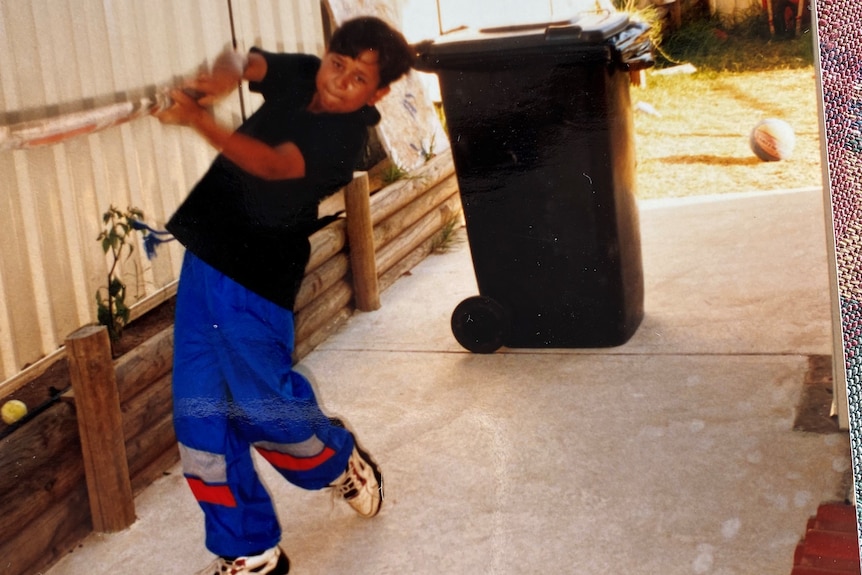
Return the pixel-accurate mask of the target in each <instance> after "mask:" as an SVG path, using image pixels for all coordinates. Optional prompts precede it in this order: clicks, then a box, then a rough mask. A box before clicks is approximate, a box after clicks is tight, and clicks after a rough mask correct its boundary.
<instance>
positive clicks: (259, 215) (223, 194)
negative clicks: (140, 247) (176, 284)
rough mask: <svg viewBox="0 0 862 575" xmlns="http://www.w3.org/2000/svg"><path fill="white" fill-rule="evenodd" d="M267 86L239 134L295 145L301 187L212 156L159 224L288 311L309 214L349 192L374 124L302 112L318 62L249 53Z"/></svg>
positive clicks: (365, 112)
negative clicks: (261, 61)
mask: <svg viewBox="0 0 862 575" xmlns="http://www.w3.org/2000/svg"><path fill="white" fill-rule="evenodd" d="M254 50H255V51H257V52H258V53H260V54H262V55H263V56H264V57H265V58H266V61H267V73H266V77H265V78H264V79H263V81H261V82H251V83H250V84H249V88H250V89H251V90H252V91H255V92H259V93H260V94H261V95H262V96H263V97H264V103H263V105H262V106H261V107H260V108H259V109H258V110H257V111H255V113H254V114H252V116H251V117H249V118H248V120H246V121H245V122H244V123H243V124H242V125H241V126H240V127H239V128H238V130H237V131H239V132H242V133H244V134H247V135H249V136H252V137H254V138H256V139H258V140H261V141H263V142H265V143H266V144H269V145H271V146H277V145H279V144H283V143H285V142H293V143H294V144H296V146H297V147H298V148H299V149H300V151H301V152H302V156H303V159H304V160H305V174H306V175H305V177H303V178H298V179H290V180H277V181H267V180H263V179H261V178H258V177H256V176H253V175H251V174H249V173H247V172H245V171H243V170H241V169H240V168H239V167H238V166H237V165H236V164H234V163H233V162H231V161H230V160H228V159H227V158H225V157H224V156H222V155H219V156H218V157H217V158H216V159H215V160H214V161H213V164H212V166H210V168H209V170H208V171H207V172H206V173H205V174H204V176H203V177H202V178H201V179H200V181H199V182H198V183H197V184H196V185H195V187H194V188H193V189H192V191H191V193H190V194H189V196H188V197H187V198H186V200H185V201H184V202H183V204H182V205H181V206H180V207H179V209H177V211H176V213H175V214H174V215H173V216H172V217H171V219H170V221H169V222H168V224H167V228H168V230H170V231H171V233H173V235H174V236H175V237H176V238H177V240H179V241H180V243H182V244H183V245H184V246H185V247H186V249H188V250H189V251H190V252H192V253H193V254H195V255H196V256H197V257H199V258H200V259H202V260H203V261H205V262H206V263H208V264H209V265H211V266H212V267H214V268H216V269H217V270H219V271H220V272H222V273H223V274H225V275H226V276H228V277H230V278H231V279H233V280H235V281H237V282H238V283H240V284H242V285H243V286H245V287H247V288H248V289H250V290H252V291H254V292H256V293H258V294H260V295H261V296H263V297H265V298H267V299H269V300H271V301H273V302H275V303H276V304H278V305H280V306H282V307H284V308H287V309H293V305H294V302H295V299H296V292H297V291H298V289H299V285H300V283H301V281H302V278H303V275H304V272H305V266H306V264H307V263H308V257H309V250H310V248H309V243H308V235H309V234H310V233H312V232H313V231H315V230H316V229H317V225H318V224H317V205H318V203H319V202H320V200H322V199H323V198H325V197H326V196H328V195H330V194H332V193H334V192H336V191H337V190H338V189H339V188H341V187H342V186H344V185H346V184H347V183H349V182H350V180H351V179H352V177H353V171H354V169H355V167H356V165H357V162H358V160H359V158H360V156H361V154H362V151H363V149H364V147H365V144H366V142H367V138H368V127H369V126H373V125H375V124H377V122H378V121H379V120H380V114H379V113H378V112H377V110H376V109H375V108H373V107H367V106H366V107H364V108H362V109H360V110H358V111H356V112H353V113H350V114H314V113H311V112H309V111H308V110H307V106H308V104H309V103H310V102H311V99H312V96H313V95H314V92H315V76H316V74H317V71H318V69H319V68H320V59H319V58H317V57H316V56H311V55H305V54H273V53H267V52H262V51H260V50H256V49H254Z"/></svg>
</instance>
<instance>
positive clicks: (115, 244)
mask: <svg viewBox="0 0 862 575" xmlns="http://www.w3.org/2000/svg"><path fill="white" fill-rule="evenodd" d="M143 218H144V214H143V212H142V211H141V210H139V209H137V208H131V207H130V208H127V209H126V211H125V212H123V211H120V210H119V209H117V208H116V207H114V206H113V205H112V206H111V207H110V208H108V211H106V212H105V213H104V214H102V223H103V225H104V229H103V230H102V233H100V234H99V237H98V238H96V239H97V240H98V241H99V242H101V245H102V251H103V252H104V253H105V254H108V253H110V254H111V267H110V268H109V269H108V275H107V285H106V286H103V287H101V288H99V289H98V290H96V317H97V319H98V322H99V324H101V325H104V326H105V327H107V328H108V335H109V336H110V338H111V341H112V342H116V341H118V340H119V339H120V337H121V336H122V334H123V328H124V327H125V326H126V324H127V323H128V321H129V313H130V309H129V306H128V305H126V285H125V284H124V283H123V281H122V280H121V279H120V276H119V269H118V266H119V263H120V261H121V260H123V259H128V257H129V256H131V255H132V252H134V251H135V244H134V243H133V242H132V241H130V240H131V238H132V236H133V233H134V232H135V231H137V228H136V227H135V223H136V222H138V221H140V220H143Z"/></svg>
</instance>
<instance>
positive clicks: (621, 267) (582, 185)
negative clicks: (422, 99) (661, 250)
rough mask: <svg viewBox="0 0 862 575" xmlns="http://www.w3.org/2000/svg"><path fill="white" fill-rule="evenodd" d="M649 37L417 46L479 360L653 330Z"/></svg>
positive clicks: (596, 20)
mask: <svg viewBox="0 0 862 575" xmlns="http://www.w3.org/2000/svg"><path fill="white" fill-rule="evenodd" d="M648 32H649V27H648V26H647V25H645V24H642V23H637V22H633V21H631V20H630V18H629V17H628V15H626V14H623V13H617V12H604V13H584V14H579V15H576V16H575V17H573V18H572V19H570V20H565V21H556V22H550V23H542V24H524V25H516V26H509V27H501V28H491V29H479V30H471V29H465V30H459V31H456V32H453V33H450V34H445V35H443V36H441V37H439V38H437V39H434V40H429V41H425V42H421V43H419V44H416V45H415V46H414V47H415V49H416V53H417V69H419V70H422V71H426V72H433V73H435V74H436V75H437V76H438V79H439V82H440V90H441V95H442V100H443V110H444V113H445V116H446V124H447V128H448V134H449V139H450V142H451V145H452V154H453V161H454V164H455V171H456V175H457V179H458V184H459V187H460V194H461V201H462V205H463V208H464V217H465V221H466V225H467V237H468V242H469V245H470V250H471V255H472V259H473V267H474V272H475V275H476V280H477V284H478V287H479V294H480V295H477V296H474V297H470V298H468V299H466V300H464V301H463V302H461V303H460V304H459V305H458V306H457V307H456V309H455V310H454V312H453V314H452V331H453V333H454V335H455V338H456V339H457V340H458V342H459V343H460V344H461V345H462V346H463V347H465V348H466V349H468V350H470V351H472V352H476V353H492V352H494V351H496V350H497V349H498V348H500V347H501V346H504V345H505V346H507V347H511V348H538V347H548V348H586V347H610V346H616V345H621V344H623V343H625V342H626V341H628V339H629V338H630V337H631V336H632V335H633V334H634V332H635V331H636V330H637V327H638V325H639V324H640V322H641V320H642V318H643V291H644V288H643V271H642V265H641V246H640V230H639V224H638V213H637V206H636V201H635V197H634V192H635V145H634V129H633V120H632V110H631V101H630V97H629V85H630V83H631V74H630V72H632V71H634V70H640V69H643V68H646V67H649V66H651V65H652V64H653V49H652V44H651V42H650V40H649V34H648Z"/></svg>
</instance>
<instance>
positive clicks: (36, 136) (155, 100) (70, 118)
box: [0, 88, 203, 152]
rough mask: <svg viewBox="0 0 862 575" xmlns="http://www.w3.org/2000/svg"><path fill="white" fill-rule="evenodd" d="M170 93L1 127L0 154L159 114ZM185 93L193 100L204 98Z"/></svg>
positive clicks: (46, 144) (167, 104)
mask: <svg viewBox="0 0 862 575" xmlns="http://www.w3.org/2000/svg"><path fill="white" fill-rule="evenodd" d="M169 92H170V89H169V88H164V89H160V90H158V91H157V92H156V93H155V94H154V95H152V96H144V97H142V98H140V99H138V100H130V101H127V102H118V103H116V104H108V105H106V106H101V107H99V108H93V109H91V110H81V111H78V112H70V113H68V114H61V115H59V116H53V117H50V118H43V119H39V120H30V121H26V122H19V123H17V124H11V125H8V126H0V152H3V151H6V150H26V149H30V148H37V147H40V146H50V145H53V144H58V143H60V142H64V141H66V140H69V139H72V138H75V137H78V136H83V135H87V134H92V133H94V132H98V131H100V130H104V129H106V128H110V127H112V126H117V125H119V124H124V123H126V122H130V121H132V120H135V119H137V118H140V117H143V116H149V115H151V114H155V113H158V112H160V111H162V110H165V109H167V108H169V107H171V105H173V101H172V100H171V97H170V95H169ZM188 93H189V95H190V96H192V97H193V98H195V99H198V98H199V97H201V96H202V95H203V94H202V93H198V92H194V91H192V92H188Z"/></svg>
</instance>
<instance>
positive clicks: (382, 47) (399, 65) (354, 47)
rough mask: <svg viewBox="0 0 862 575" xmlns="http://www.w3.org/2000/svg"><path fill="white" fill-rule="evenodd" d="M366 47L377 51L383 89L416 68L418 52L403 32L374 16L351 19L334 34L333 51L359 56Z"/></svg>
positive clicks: (330, 45) (331, 45)
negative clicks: (411, 46)
mask: <svg viewBox="0 0 862 575" xmlns="http://www.w3.org/2000/svg"><path fill="white" fill-rule="evenodd" d="M365 50H374V51H375V52H377V58H378V60H377V63H378V66H379V67H380V86H379V87H380V88H385V87H386V86H388V85H389V84H391V83H392V82H394V81H395V80H397V79H398V78H400V77H401V76H403V75H404V74H406V73H407V72H408V70H410V68H412V67H413V61H414V58H415V56H414V53H413V50H412V49H411V48H410V45H409V44H408V43H407V40H405V39H404V36H402V35H401V33H400V32H398V31H397V30H395V29H393V28H392V27H391V26H389V24H387V23H386V22H384V21H383V20H381V19H380V18H375V17H373V16H360V17H359V18H354V19H352V20H348V21H347V22H345V23H344V24H342V25H341V26H340V27H338V29H336V30H335V32H333V33H332V39H331V40H330V41H329V51H330V52H335V53H336V54H342V55H344V56H349V57H350V58H356V57H358V56H359V55H360V54H361V53H362V52H364V51H365Z"/></svg>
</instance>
